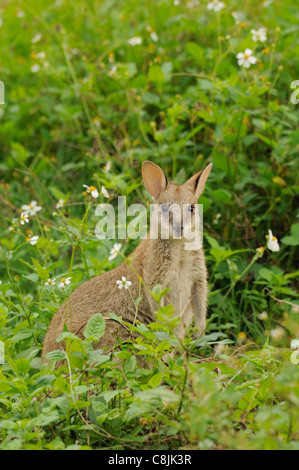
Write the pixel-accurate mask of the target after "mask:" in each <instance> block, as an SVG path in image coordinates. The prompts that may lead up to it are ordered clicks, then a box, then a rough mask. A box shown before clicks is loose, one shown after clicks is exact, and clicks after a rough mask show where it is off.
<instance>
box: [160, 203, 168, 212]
mask: <svg viewBox="0 0 299 470" xmlns="http://www.w3.org/2000/svg"><path fill="white" fill-rule="evenodd" d="M161 211H162V212H168V206H166V204H162V205H161Z"/></svg>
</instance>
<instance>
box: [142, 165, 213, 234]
mask: <svg viewBox="0 0 299 470" xmlns="http://www.w3.org/2000/svg"><path fill="white" fill-rule="evenodd" d="M212 166H213V164H212V163H209V165H207V166H206V167H205V168H204V169H203V170H202V171H200V172H199V173H196V174H195V175H194V176H192V177H191V178H190V179H189V180H188V181H186V183H184V184H181V185H180V186H178V185H176V184H173V183H170V182H169V181H168V180H167V178H166V175H165V173H164V171H163V170H162V169H161V168H160V167H159V166H158V165H156V164H155V163H152V162H149V161H145V162H143V165H142V176H143V182H144V186H145V188H146V190H147V191H148V192H149V194H150V195H151V196H152V197H153V200H154V203H155V204H157V211H158V212H159V217H158V219H157V220H158V224H159V228H160V232H159V233H160V235H161V234H163V232H165V230H166V231H167V233H169V238H177V239H181V238H189V236H188V234H190V232H193V231H194V228H195V223H196V217H198V212H197V210H195V209H196V204H197V203H198V198H199V196H200V195H201V193H202V192H203V190H204V187H205V183H206V181H207V178H208V176H209V174H210V171H211V169H212ZM160 214H161V215H160ZM162 238H167V237H164V236H163V235H162Z"/></svg>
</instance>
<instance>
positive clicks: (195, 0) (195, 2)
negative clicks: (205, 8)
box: [187, 0, 199, 8]
mask: <svg viewBox="0 0 299 470" xmlns="http://www.w3.org/2000/svg"><path fill="white" fill-rule="evenodd" d="M198 5H199V1H198V0H191V1H190V2H188V3H187V7H188V8H195V7H198Z"/></svg>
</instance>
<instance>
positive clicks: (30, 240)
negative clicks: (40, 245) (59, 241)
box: [26, 235, 39, 245]
mask: <svg viewBox="0 0 299 470" xmlns="http://www.w3.org/2000/svg"><path fill="white" fill-rule="evenodd" d="M38 239H39V237H38V236H37V235H34V237H27V238H26V242H27V243H30V245H36V244H37V242H38Z"/></svg>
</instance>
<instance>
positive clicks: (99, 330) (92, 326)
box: [83, 313, 105, 341]
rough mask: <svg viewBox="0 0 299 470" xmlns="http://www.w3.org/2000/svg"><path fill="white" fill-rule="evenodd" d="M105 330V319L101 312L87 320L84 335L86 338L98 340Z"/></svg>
mask: <svg viewBox="0 0 299 470" xmlns="http://www.w3.org/2000/svg"><path fill="white" fill-rule="evenodd" d="M104 332H105V320H104V318H103V316H102V314H101V313H96V314H95V315H93V316H92V317H91V318H90V319H89V320H88V322H87V325H86V327H85V330H84V332H83V335H84V337H85V338H86V339H89V338H91V339H93V340H95V341H98V340H99V339H100V338H101V337H102V336H103V334H104Z"/></svg>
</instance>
